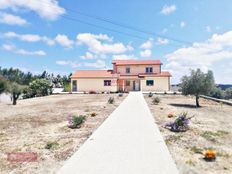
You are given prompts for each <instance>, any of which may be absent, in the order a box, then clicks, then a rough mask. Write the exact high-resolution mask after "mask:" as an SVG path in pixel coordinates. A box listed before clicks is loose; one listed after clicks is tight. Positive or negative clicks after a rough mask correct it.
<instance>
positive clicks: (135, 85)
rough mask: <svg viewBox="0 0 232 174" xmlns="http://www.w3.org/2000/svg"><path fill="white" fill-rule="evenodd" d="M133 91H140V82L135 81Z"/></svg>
mask: <svg viewBox="0 0 232 174" xmlns="http://www.w3.org/2000/svg"><path fill="white" fill-rule="evenodd" d="M133 90H134V91H139V90H140V89H139V81H133Z"/></svg>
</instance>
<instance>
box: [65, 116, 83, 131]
mask: <svg viewBox="0 0 232 174" xmlns="http://www.w3.org/2000/svg"><path fill="white" fill-rule="evenodd" d="M85 119H86V118H85V116H83V115H79V116H69V117H68V127H69V128H80V126H81V124H82V123H84V121H85Z"/></svg>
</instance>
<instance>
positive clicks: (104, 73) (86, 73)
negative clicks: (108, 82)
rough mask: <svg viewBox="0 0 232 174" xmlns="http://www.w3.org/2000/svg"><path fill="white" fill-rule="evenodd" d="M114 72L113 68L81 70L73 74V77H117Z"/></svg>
mask: <svg viewBox="0 0 232 174" xmlns="http://www.w3.org/2000/svg"><path fill="white" fill-rule="evenodd" d="M117 76H118V74H112V70H79V71H76V72H75V73H73V74H72V76H71V78H91V77H93V78H97V77H103V78H104V77H117Z"/></svg>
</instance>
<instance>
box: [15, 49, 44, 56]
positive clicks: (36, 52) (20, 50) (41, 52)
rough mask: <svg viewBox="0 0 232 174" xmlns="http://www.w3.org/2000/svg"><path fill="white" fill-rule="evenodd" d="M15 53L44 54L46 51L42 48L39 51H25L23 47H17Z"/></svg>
mask: <svg viewBox="0 0 232 174" xmlns="http://www.w3.org/2000/svg"><path fill="white" fill-rule="evenodd" d="M15 53H16V54H21V55H26V56H46V53H45V52H44V51H42V50H39V51H27V50H24V49H19V50H16V51H15Z"/></svg>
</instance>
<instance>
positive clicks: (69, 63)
mask: <svg viewBox="0 0 232 174" xmlns="http://www.w3.org/2000/svg"><path fill="white" fill-rule="evenodd" d="M56 64H57V65H68V66H71V67H72V68H77V67H79V66H81V64H80V63H77V62H73V61H69V60H58V61H56Z"/></svg>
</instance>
